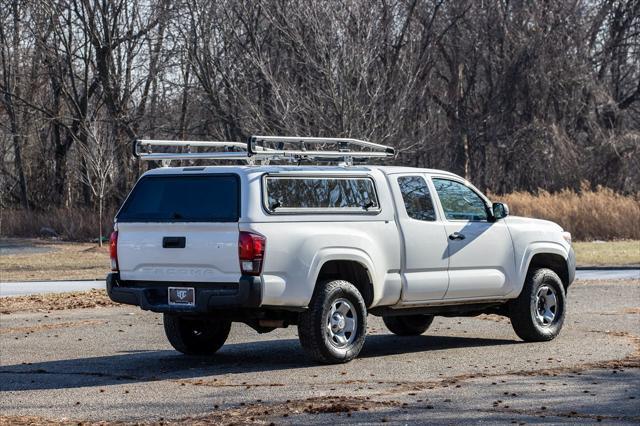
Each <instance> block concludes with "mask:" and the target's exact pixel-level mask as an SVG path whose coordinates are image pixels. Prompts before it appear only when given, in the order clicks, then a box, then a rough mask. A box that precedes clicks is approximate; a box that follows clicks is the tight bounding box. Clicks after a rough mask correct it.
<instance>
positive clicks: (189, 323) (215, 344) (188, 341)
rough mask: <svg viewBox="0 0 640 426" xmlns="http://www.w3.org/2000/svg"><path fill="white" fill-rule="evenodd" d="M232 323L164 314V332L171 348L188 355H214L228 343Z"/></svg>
mask: <svg viewBox="0 0 640 426" xmlns="http://www.w3.org/2000/svg"><path fill="white" fill-rule="evenodd" d="M230 330H231V322H230V321H226V320H210V319H193V318H184V317H181V316H178V315H172V314H164V331H165V334H166V335H167V339H169V343H171V346H173V347H174V348H175V350H177V351H178V352H182V353H183V354H186V355H212V354H214V353H216V352H217V351H218V349H220V348H221V347H222V345H224V342H226V341H227V337H228V336H229V331H230Z"/></svg>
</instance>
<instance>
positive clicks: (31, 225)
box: [0, 208, 115, 241]
mask: <svg viewBox="0 0 640 426" xmlns="http://www.w3.org/2000/svg"><path fill="white" fill-rule="evenodd" d="M114 213H115V211H114V210H113V209H110V210H108V211H105V213H104V217H103V228H102V232H103V235H104V236H108V235H109V233H110V232H111V227H112V221H113V216H114ZM98 222H99V221H98V214H97V213H96V212H95V211H93V210H86V209H78V208H74V209H63V208H52V209H47V210H46V211H25V210H8V209H4V210H0V236H3V237H22V238H36V237H42V236H49V235H43V234H42V233H41V232H40V230H41V229H42V228H50V229H53V230H54V231H55V233H56V234H57V235H58V236H59V237H61V238H63V239H65V240H74V241H91V240H96V239H97V238H98V234H99V227H98Z"/></svg>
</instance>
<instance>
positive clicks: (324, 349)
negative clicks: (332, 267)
mask: <svg viewBox="0 0 640 426" xmlns="http://www.w3.org/2000/svg"><path fill="white" fill-rule="evenodd" d="M340 300H346V301H347V302H348V304H349V307H350V308H351V310H352V313H353V316H356V321H355V325H354V332H353V333H354V337H353V339H351V338H350V336H351V335H350V334H349V339H348V340H352V341H351V342H348V341H347V344H346V346H344V347H339V346H337V345H338V344H339V343H338V342H336V341H335V340H334V338H333V337H332V334H331V333H330V331H329V326H330V324H331V319H332V315H331V310H332V307H333V306H334V304H338V306H339V307H341V306H342V305H341V304H340V303H341V302H340ZM350 312H351V311H350ZM353 316H352V317H351V318H353ZM366 334H367V307H366V306H365V303H364V300H363V298H362V295H361V294H360V292H359V291H358V289H357V288H356V287H355V286H354V285H353V284H351V283H350V282H347V281H342V280H336V281H328V282H324V283H319V284H318V286H317V287H316V290H315V292H314V295H313V298H312V299H311V302H310V303H309V308H308V309H307V310H306V311H304V312H302V313H301V314H300V317H299V320H298V336H299V338H300V344H301V345H302V347H303V349H304V350H305V351H306V352H307V354H308V355H309V356H310V357H311V358H313V359H314V360H316V361H318V362H321V363H324V364H340V363H345V362H348V361H351V360H352V359H354V358H355V357H357V356H358V354H359V353H360V350H361V349H362V346H363V345H364V340H365V338H366Z"/></svg>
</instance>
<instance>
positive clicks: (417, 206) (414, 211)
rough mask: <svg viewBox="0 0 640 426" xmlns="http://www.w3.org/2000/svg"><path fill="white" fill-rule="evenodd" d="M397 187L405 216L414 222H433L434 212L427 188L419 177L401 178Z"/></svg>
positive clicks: (434, 218) (425, 183)
mask: <svg viewBox="0 0 640 426" xmlns="http://www.w3.org/2000/svg"><path fill="white" fill-rule="evenodd" d="M398 185H399V186H400V192H401V193H402V199H403V200H404V207H405V209H406V210H407V215H409V217H410V218H412V219H416V220H426V221H435V220H436V212H435V210H434V208H433V202H432V201H431V194H430V193H429V187H428V186H427V182H426V181H425V180H424V178H422V177H420V176H401V177H399V178H398Z"/></svg>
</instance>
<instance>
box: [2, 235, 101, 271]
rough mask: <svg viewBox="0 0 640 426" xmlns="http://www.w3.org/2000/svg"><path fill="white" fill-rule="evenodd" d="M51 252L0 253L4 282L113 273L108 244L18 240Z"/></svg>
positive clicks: (7, 240) (12, 240) (19, 242)
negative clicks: (101, 245)
mask: <svg viewBox="0 0 640 426" xmlns="http://www.w3.org/2000/svg"><path fill="white" fill-rule="evenodd" d="M4 241H5V242H11V243H14V242H15V243H18V244H22V245H27V246H31V247H36V248H44V249H48V250H50V251H47V252H44V253H24V254H3V255H2V256H0V282H5V281H38V280H42V281H45V280H47V281H48V280H68V279H75V280H80V279H85V280H86V279H90V280H92V279H96V278H99V279H104V277H105V276H106V275H107V273H108V272H109V249H108V247H107V245H104V246H103V247H98V246H97V245H96V244H88V243H70V242H60V241H44V240H14V239H11V240H9V239H5V240H4Z"/></svg>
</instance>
